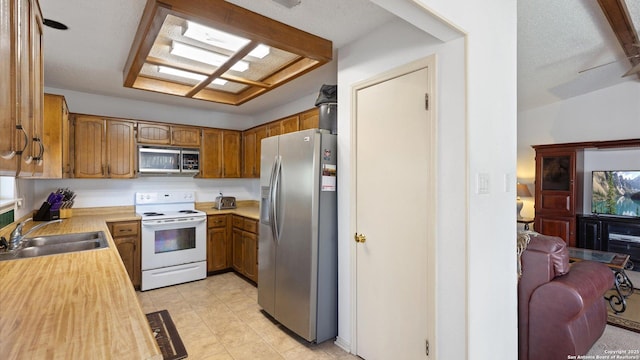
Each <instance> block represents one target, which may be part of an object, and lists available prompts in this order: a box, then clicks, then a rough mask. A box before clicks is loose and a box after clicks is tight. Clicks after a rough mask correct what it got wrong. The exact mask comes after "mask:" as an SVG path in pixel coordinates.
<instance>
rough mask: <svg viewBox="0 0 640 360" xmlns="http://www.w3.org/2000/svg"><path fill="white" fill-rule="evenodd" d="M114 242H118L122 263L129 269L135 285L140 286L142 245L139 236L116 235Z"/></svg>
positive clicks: (128, 271) (117, 246)
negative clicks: (140, 245)
mask: <svg viewBox="0 0 640 360" xmlns="http://www.w3.org/2000/svg"><path fill="white" fill-rule="evenodd" d="M113 242H114V243H115V244H116V248H117V249H118V253H119V254H120V257H121V258H122V263H123V264H124V267H125V268H126V269H127V273H128V274H129V278H130V279H131V283H132V284H133V286H134V287H139V286H140V276H141V273H140V272H141V269H140V253H139V251H140V247H139V245H138V244H139V238H137V237H114V238H113Z"/></svg>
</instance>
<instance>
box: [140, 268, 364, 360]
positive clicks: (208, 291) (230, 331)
mask: <svg viewBox="0 0 640 360" xmlns="http://www.w3.org/2000/svg"><path fill="white" fill-rule="evenodd" d="M257 298H258V291H257V288H256V287H255V286H253V285H251V284H250V283H248V282H247V281H245V280H244V279H242V278H241V277H239V276H238V275H236V274H234V273H231V272H230V273H225V274H220V275H214V276H209V277H208V278H206V279H205V280H201V281H195V282H191V283H187V284H180V285H176V286H171V287H166V288H162V289H156V290H150V291H145V292H138V299H139V300H140V303H141V305H142V309H143V311H144V312H145V313H150V312H154V311H159V310H164V309H166V310H168V311H169V314H171V318H172V319H173V322H174V323H175V325H176V327H177V329H178V332H179V333H180V338H181V339H182V341H183V342H184V345H185V347H186V348H187V352H188V354H189V359H198V360H199V359H202V360H231V359H232V360H262V359H265V360H267V359H268V360H271V359H292V360H293V359H295V360H315V359H323V360H324V359H334V360H335V359H337V360H356V359H360V358H359V357H357V356H353V355H350V354H349V353H347V352H345V351H344V350H342V349H341V348H339V347H338V346H336V345H335V344H334V343H333V340H330V341H325V342H324V343H322V344H317V345H314V344H309V343H307V342H306V341H305V340H304V339H301V338H299V337H297V336H296V335H294V334H292V333H291V332H289V331H288V330H286V329H285V328H283V327H282V326H281V325H279V324H278V323H277V322H274V321H273V320H271V319H270V318H269V317H267V316H265V315H264V314H263V313H262V312H261V311H260V307H259V306H258V304H257Z"/></svg>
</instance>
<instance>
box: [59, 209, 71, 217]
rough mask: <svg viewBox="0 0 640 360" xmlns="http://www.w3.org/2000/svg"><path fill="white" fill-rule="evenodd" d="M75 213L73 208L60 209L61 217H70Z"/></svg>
mask: <svg viewBox="0 0 640 360" xmlns="http://www.w3.org/2000/svg"><path fill="white" fill-rule="evenodd" d="M72 215H73V209H60V219H68V218H70V217H71V216H72Z"/></svg>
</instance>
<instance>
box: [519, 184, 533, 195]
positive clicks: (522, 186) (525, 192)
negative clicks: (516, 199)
mask: <svg viewBox="0 0 640 360" xmlns="http://www.w3.org/2000/svg"><path fill="white" fill-rule="evenodd" d="M517 192H518V196H524V197H531V196H532V195H531V192H530V191H529V187H528V186H527V184H518V186H517Z"/></svg>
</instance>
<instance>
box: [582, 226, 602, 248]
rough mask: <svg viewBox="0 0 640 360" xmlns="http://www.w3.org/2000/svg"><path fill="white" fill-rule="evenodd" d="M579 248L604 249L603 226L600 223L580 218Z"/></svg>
mask: <svg viewBox="0 0 640 360" xmlns="http://www.w3.org/2000/svg"><path fill="white" fill-rule="evenodd" d="M577 245H578V247H579V248H584V249H592V250H603V248H602V226H601V223H600V221H598V220H592V219H586V218H578V241H577Z"/></svg>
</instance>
